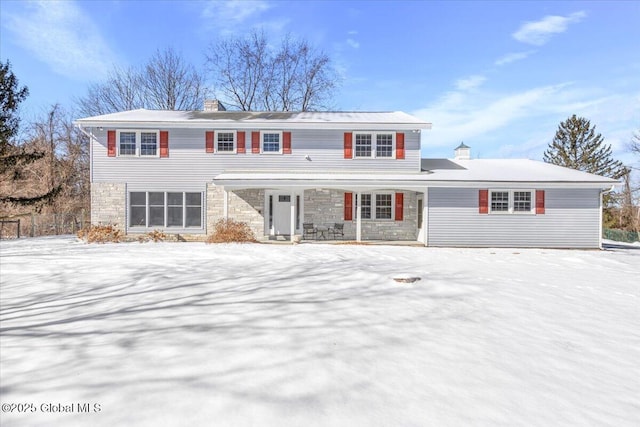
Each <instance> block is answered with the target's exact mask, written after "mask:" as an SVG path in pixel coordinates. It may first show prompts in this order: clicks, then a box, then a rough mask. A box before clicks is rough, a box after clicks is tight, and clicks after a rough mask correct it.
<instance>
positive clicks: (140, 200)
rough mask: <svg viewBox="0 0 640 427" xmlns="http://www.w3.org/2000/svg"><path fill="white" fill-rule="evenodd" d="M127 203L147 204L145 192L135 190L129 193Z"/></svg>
mask: <svg viewBox="0 0 640 427" xmlns="http://www.w3.org/2000/svg"><path fill="white" fill-rule="evenodd" d="M129 203H131V205H132V206H133V205H142V206H145V205H146V204H147V193H145V192H135V193H129Z"/></svg>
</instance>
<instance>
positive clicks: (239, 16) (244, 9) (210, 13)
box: [202, 0, 271, 33]
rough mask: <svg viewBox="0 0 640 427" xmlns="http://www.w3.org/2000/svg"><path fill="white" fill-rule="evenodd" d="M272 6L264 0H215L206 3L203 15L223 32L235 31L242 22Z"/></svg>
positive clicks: (211, 25)
mask: <svg viewBox="0 0 640 427" xmlns="http://www.w3.org/2000/svg"><path fill="white" fill-rule="evenodd" d="M270 8H271V5H270V4H269V2H266V1H262V0H247V1H244V0H223V1H220V0H213V1H210V2H208V3H206V5H205V7H204V9H203V10H202V17H203V18H204V19H205V20H207V21H209V24H210V25H209V26H210V27H212V28H215V29H217V30H219V31H220V32H221V33H234V32H237V31H238V26H239V25H240V24H243V23H245V22H246V21H247V20H249V19H251V18H256V17H257V16H259V15H260V14H261V13H262V12H265V11H267V10H269V9H270ZM265 25H267V24H265Z"/></svg>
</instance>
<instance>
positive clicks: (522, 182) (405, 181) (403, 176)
mask: <svg viewBox="0 0 640 427" xmlns="http://www.w3.org/2000/svg"><path fill="white" fill-rule="evenodd" d="M213 182H214V183H215V184H216V185H222V186H225V187H229V188H282V187H295V188H322V187H330V188H344V189H352V190H353V189H372V188H378V189H391V188H395V189H411V190H416V191H422V190H424V188H425V187H467V188H468V187H471V188H486V187H496V186H509V187H513V188H530V187H537V186H540V185H544V186H545V187H564V188H601V189H609V188H611V187H612V186H613V185H615V184H617V183H618V181H616V180H614V179H611V178H606V177H602V176H599V175H594V174H589V173H586V172H581V171H576V170H573V169H568V168H564V167H560V166H555V165H551V164H548V163H543V162H539V161H534V160H526V159H508V160H506V159H498V160H484V159H474V160H464V161H462V160H458V161H454V160H448V159H423V162H422V171H421V172H380V171H375V170H371V171H357V172H356V171H353V172H348V171H345V170H337V171H318V172H316V171H313V172H309V171H283V170H262V171H258V170H252V171H246V170H245V171H243V170H228V171H224V172H222V173H221V174H219V175H217V176H215V177H214V178H213Z"/></svg>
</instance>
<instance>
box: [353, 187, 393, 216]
mask: <svg viewBox="0 0 640 427" xmlns="http://www.w3.org/2000/svg"><path fill="white" fill-rule="evenodd" d="M360 198H361V199H362V202H361V205H360V218H362V219H393V194H391V193H374V194H361V195H360ZM357 205H358V198H357V196H356V204H355V209H357ZM353 217H354V218H355V217H356V215H355V213H354V215H353Z"/></svg>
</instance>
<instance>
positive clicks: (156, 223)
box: [149, 206, 164, 227]
mask: <svg viewBox="0 0 640 427" xmlns="http://www.w3.org/2000/svg"><path fill="white" fill-rule="evenodd" d="M149 227H164V206H162V207H153V206H149Z"/></svg>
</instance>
